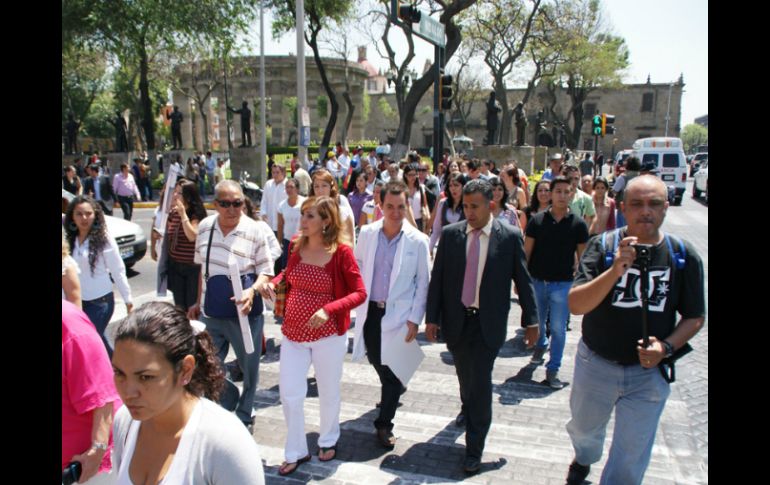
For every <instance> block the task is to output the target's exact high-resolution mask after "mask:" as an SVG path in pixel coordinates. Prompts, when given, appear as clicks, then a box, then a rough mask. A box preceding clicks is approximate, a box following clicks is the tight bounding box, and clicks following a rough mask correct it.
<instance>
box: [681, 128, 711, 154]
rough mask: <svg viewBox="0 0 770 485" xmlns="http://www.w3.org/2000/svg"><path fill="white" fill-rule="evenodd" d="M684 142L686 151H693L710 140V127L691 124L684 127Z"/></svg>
mask: <svg viewBox="0 0 770 485" xmlns="http://www.w3.org/2000/svg"><path fill="white" fill-rule="evenodd" d="M681 136H682V143H683V144H684V150H685V153H693V152H694V151H695V149H696V148H697V146H698V145H705V144H707V143H708V142H709V129H708V128H706V127H705V126H701V125H697V124H691V125H687V126H685V127H684V128H683V129H682V135H681Z"/></svg>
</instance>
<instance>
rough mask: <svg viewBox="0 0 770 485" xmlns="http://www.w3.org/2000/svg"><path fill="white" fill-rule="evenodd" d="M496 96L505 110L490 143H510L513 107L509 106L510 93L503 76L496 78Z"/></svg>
mask: <svg viewBox="0 0 770 485" xmlns="http://www.w3.org/2000/svg"><path fill="white" fill-rule="evenodd" d="M495 98H496V99H497V101H499V102H500V107H501V108H502V109H503V111H502V112H501V113H500V125H499V126H498V131H497V134H496V136H495V139H494V140H493V141H492V142H491V143H490V145H497V144H500V145H510V144H511V120H510V117H511V114H512V113H511V109H510V107H509V106H508V95H507V93H506V90H505V80H504V79H503V78H502V77H501V78H498V79H495Z"/></svg>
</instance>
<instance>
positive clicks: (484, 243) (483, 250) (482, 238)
mask: <svg viewBox="0 0 770 485" xmlns="http://www.w3.org/2000/svg"><path fill="white" fill-rule="evenodd" d="M494 220H495V219H494V218H493V217H491V216H490V218H489V222H487V225H486V226H484V227H482V228H481V234H479V271H478V273H477V274H476V296H475V298H474V300H473V305H471V306H472V307H475V308H479V289H480V288H481V276H482V275H483V274H484V267H485V266H486V265H487V252H488V251H489V235H490V234H492V222H493V221H494ZM465 234H467V236H468V238H467V241H466V242H465V257H466V258H467V257H468V250H470V248H471V241H472V240H473V227H472V226H471V225H470V224H468V226H467V227H466V228H465ZM466 261H467V259H466Z"/></svg>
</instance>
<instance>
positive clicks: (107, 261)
mask: <svg viewBox="0 0 770 485" xmlns="http://www.w3.org/2000/svg"><path fill="white" fill-rule="evenodd" d="M88 251H89V246H88V239H86V240H85V241H83V244H82V245H81V244H80V240H79V238H78V237H76V238H75V247H74V248H73V249H72V259H74V260H75V261H76V262H77V263H78V267H79V268H80V295H81V297H82V299H83V301H90V300H96V299H97V298H101V297H103V296H104V295H106V294H108V293H112V281H110V275H112V278H113V279H114V280H115V285H116V286H117V287H118V291H120V296H122V297H123V301H124V302H125V303H133V302H132V300H131V287H130V286H129V285H128V278H127V277H126V265H125V264H123V260H122V259H121V257H120V248H119V247H118V242H117V241H115V238H114V237H112V236H110V234H109V233H107V244H106V245H105V246H104V247H103V248H102V251H101V254H99V256H98V257H97V258H96V264H95V265H94V273H93V274H91V267H90V266H89V265H88Z"/></svg>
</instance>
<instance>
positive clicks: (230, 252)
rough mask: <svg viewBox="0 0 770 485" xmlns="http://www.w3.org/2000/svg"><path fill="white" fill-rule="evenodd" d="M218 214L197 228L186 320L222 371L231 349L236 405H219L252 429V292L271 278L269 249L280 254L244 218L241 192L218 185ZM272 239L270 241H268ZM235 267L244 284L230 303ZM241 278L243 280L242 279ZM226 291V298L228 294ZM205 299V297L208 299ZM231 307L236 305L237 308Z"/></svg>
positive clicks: (256, 312)
mask: <svg viewBox="0 0 770 485" xmlns="http://www.w3.org/2000/svg"><path fill="white" fill-rule="evenodd" d="M214 197H215V200H214V206H215V208H216V211H217V214H216V215H213V216H209V217H206V218H205V219H203V221H201V223H200V225H199V226H198V237H197V239H196V241H195V262H196V263H197V264H200V265H201V276H200V278H201V284H200V285H199V294H198V302H197V303H196V304H195V305H193V306H192V307H191V308H190V311H189V312H188V316H189V317H190V318H198V316H199V315H200V320H201V321H202V322H203V323H205V324H206V330H207V331H208V333H209V334H210V335H211V337H212V339H213V341H214V345H215V347H216V348H217V356H218V357H219V358H220V360H221V361H222V363H223V365H224V361H225V358H226V357H227V352H228V350H229V348H230V345H232V346H233V350H234V351H235V355H236V357H237V358H238V362H239V364H240V367H241V369H242V370H243V392H242V393H241V396H240V398H239V399H238V402H237V405H235V404H236V403H235V402H234V401H235V398H234V397H230V396H229V395H227V394H225V395H224V396H223V397H222V399H221V401H220V403H221V404H222V406H223V407H225V408H228V409H232V408H235V412H236V414H237V415H238V418H240V420H241V421H242V422H243V424H244V425H246V426H247V427H248V426H249V425H250V424H251V423H252V416H251V413H252V408H253V403H254V394H255V393H256V390H257V384H258V382H259V357H260V350H261V348H262V327H263V324H264V320H263V316H262V298H261V297H260V296H259V293H258V292H257V291H256V289H255V288H256V287H257V286H258V285H259V284H261V283H264V282H267V281H269V280H270V277H272V276H273V261H274V260H275V259H276V258H277V257H279V256H280V254H281V253H280V249H278V251H277V254H274V253H273V252H271V248H280V246H279V245H278V241H277V240H275V235H274V234H273V231H271V230H270V226H268V225H267V224H266V223H264V222H262V221H255V220H253V219H251V218H249V217H243V216H242V214H243V211H242V206H243V203H244V196H243V192H242V191H241V187H240V185H238V183H236V182H234V181H232V180H225V181H222V182H220V183H219V184H217V186H216V188H215V192H214ZM271 239H272V241H271ZM233 260H234V261H235V262H236V263H237V266H238V271H239V273H240V275H241V282H242V284H243V282H244V281H246V284H243V295H242V299H241V300H239V301H237V302H235V301H234V297H233V296H232V294H233V290H232V285H231V283H230V282H229V279H227V277H228V276H229V275H230V266H229V264H230V261H233ZM244 277H246V279H245V278H244ZM228 291H229V294H228ZM207 293H209V294H208V295H207ZM235 303H237V304H238V305H237V308H236V305H235ZM236 311H240V312H241V313H243V314H245V315H248V319H249V327H250V328H251V338H252V343H253V346H254V352H252V353H250V354H247V353H246V349H245V344H244V340H243V334H242V333H241V327H240V324H239V321H238V315H237V313H236Z"/></svg>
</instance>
